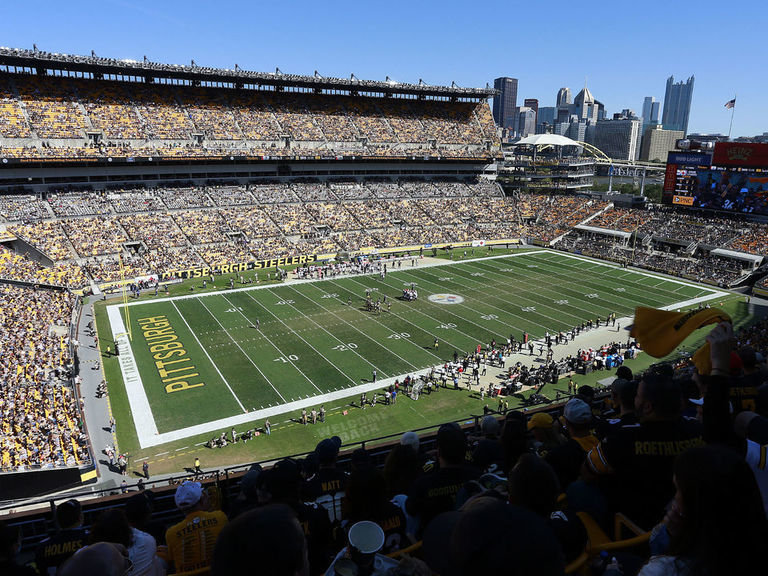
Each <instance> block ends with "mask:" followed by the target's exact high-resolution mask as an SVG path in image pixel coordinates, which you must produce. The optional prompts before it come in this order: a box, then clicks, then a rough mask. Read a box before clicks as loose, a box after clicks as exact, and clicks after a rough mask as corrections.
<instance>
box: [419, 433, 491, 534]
mask: <svg viewBox="0 0 768 576" xmlns="http://www.w3.org/2000/svg"><path fill="white" fill-rule="evenodd" d="M466 449H467V442H466V438H465V437H464V432H463V431H462V429H461V428H460V427H459V425H458V424H455V423H451V424H443V425H442V426H440V428H439V430H438V431H437V459H438V466H437V468H436V469H434V470H432V471H430V472H428V473H426V474H424V475H422V476H421V477H420V478H418V479H416V481H415V482H414V483H413V486H412V487H411V489H410V491H409V493H408V500H407V502H406V512H407V513H408V514H410V515H411V516H416V517H418V518H419V520H420V527H419V531H420V532H423V530H424V529H425V528H426V527H427V526H428V525H429V522H430V521H431V520H432V519H433V518H434V517H435V516H437V515H438V514H440V513H441V512H445V511H447V510H452V509H453V508H454V506H455V503H456V496H457V495H458V493H459V490H461V488H462V487H463V486H464V483H465V482H468V481H470V480H475V479H476V478H477V477H478V472H477V470H476V469H475V468H474V467H470V466H467V464H466V460H465V455H466Z"/></svg>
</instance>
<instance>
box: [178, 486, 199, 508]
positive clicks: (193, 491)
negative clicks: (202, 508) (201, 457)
mask: <svg viewBox="0 0 768 576" xmlns="http://www.w3.org/2000/svg"><path fill="white" fill-rule="evenodd" d="M202 496H203V486H202V484H200V482H192V481H191V480H186V481H184V482H183V483H182V484H181V486H179V487H178V488H176V495H175V496H174V497H173V500H174V502H176V506H177V507H178V508H180V509H182V510H184V509H185V508H192V506H194V505H195V504H197V503H198V502H200V498H201V497H202Z"/></svg>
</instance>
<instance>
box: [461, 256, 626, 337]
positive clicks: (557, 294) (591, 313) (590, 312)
mask: <svg viewBox="0 0 768 576" xmlns="http://www.w3.org/2000/svg"><path fill="white" fill-rule="evenodd" d="M474 264H480V263H479V262H478V263H474ZM474 264H473V267H476V268H478V269H479V270H484V271H485V272H488V273H489V274H495V275H497V276H501V277H502V278H508V276H507V273H504V272H501V271H500V270H501V269H500V268H497V267H496V266H494V265H493V264H489V266H490V268H486V267H482V266H475V265H474ZM516 273H517V274H519V275H520V276H522V277H523V278H526V279H531V280H534V279H535V276H530V275H527V274H526V273H525V271H524V270H520V271H519V273H518V272H516ZM462 278H466V277H465V276H462ZM538 289H539V293H541V292H544V291H546V292H548V293H550V294H552V297H553V298H557V299H561V298H562V297H563V296H564V294H563V291H572V292H576V290H573V289H569V288H566V287H565V286H562V285H560V286H558V290H552V289H549V288H545V287H544V286H543V285H541V284H539V286H538ZM519 293H523V294H529V293H534V294H535V293H536V292H534V291H532V290H525V289H523V290H520V291H515V292H513V293H512V294H511V296H512V297H514V296H517V295H518V294H519ZM488 296H490V297H492V298H496V299H497V300H502V301H503V299H502V298H499V297H497V296H493V295H492V294H489V295H488ZM578 297H579V301H578V302H576V303H571V302H569V303H568V307H569V308H573V309H575V310H579V311H580V312H582V313H583V314H585V315H586V316H587V317H592V316H594V315H595V314H599V313H601V312H602V308H603V307H602V306H597V307H595V309H594V310H593V309H591V307H590V308H582V307H581V306H578V305H577V304H587V303H586V302H584V295H583V294H578ZM525 300H526V301H528V302H532V303H534V304H535V305H536V306H540V307H542V308H546V309H548V310H552V311H554V312H555V313H561V314H566V315H568V316H570V317H572V318H575V319H576V320H577V321H578V322H577V323H581V322H582V320H583V318H582V317H579V316H577V315H575V314H572V313H570V312H566V311H565V310H562V309H561V308H555V307H554V306H551V305H550V304H547V303H546V302H544V301H539V300H532V299H530V298H526V299H525ZM603 301H604V302H606V301H607V299H603ZM608 303H611V302H608ZM509 314H513V315H515V316H517V315H516V314H514V313H512V312H509ZM537 314H539V315H540V316H543V317H545V318H549V319H550V320H553V321H555V322H557V320H556V319H555V318H552V317H551V316H549V315H548V314H543V313H540V312H537ZM524 319H525V320H526V321H530V320H529V319H528V318H524ZM539 326H541V324H539Z"/></svg>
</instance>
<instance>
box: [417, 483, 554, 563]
mask: <svg viewBox="0 0 768 576" xmlns="http://www.w3.org/2000/svg"><path fill="white" fill-rule="evenodd" d="M488 494H492V492H490V493H485V494H481V495H479V496H476V497H475V498H473V499H472V500H470V501H468V502H467V503H466V504H465V505H464V506H463V507H462V509H461V510H460V511H455V512H446V513H443V514H441V515H439V516H438V517H436V518H435V520H434V522H433V523H432V524H431V525H430V526H429V528H428V529H427V532H426V533H425V535H424V546H423V557H424V559H425V560H426V562H427V564H428V565H429V567H430V568H431V569H432V570H433V571H434V572H437V573H439V574H440V575H441V576H475V575H479V574H484V575H485V574H488V575H491V574H505V575H508V576H517V575H520V576H523V575H528V574H536V575H537V576H550V575H552V576H554V575H560V574H562V573H563V567H564V562H563V558H562V555H561V554H560V553H559V546H558V544H557V540H556V539H555V536H554V534H553V533H552V530H551V529H550V528H549V527H548V526H547V525H546V523H545V521H544V520H542V519H541V518H539V517H538V516H537V515H536V514H534V513H533V512H531V511H529V510H525V509H524V508H520V507H517V506H513V505H511V504H507V503H506V502H504V501H502V500H499V499H498V498H496V497H492V496H490V495H488Z"/></svg>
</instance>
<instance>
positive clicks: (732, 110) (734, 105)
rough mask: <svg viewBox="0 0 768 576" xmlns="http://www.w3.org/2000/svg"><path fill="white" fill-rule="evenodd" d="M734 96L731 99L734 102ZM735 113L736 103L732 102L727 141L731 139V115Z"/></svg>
mask: <svg viewBox="0 0 768 576" xmlns="http://www.w3.org/2000/svg"><path fill="white" fill-rule="evenodd" d="M736 96H737V95H736V94H734V95H733V99H734V100H736ZM734 112H736V103H735V102H734V104H733V106H732V107H731V123H730V125H729V126H728V140H729V141H730V139H731V128H733V114H734Z"/></svg>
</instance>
